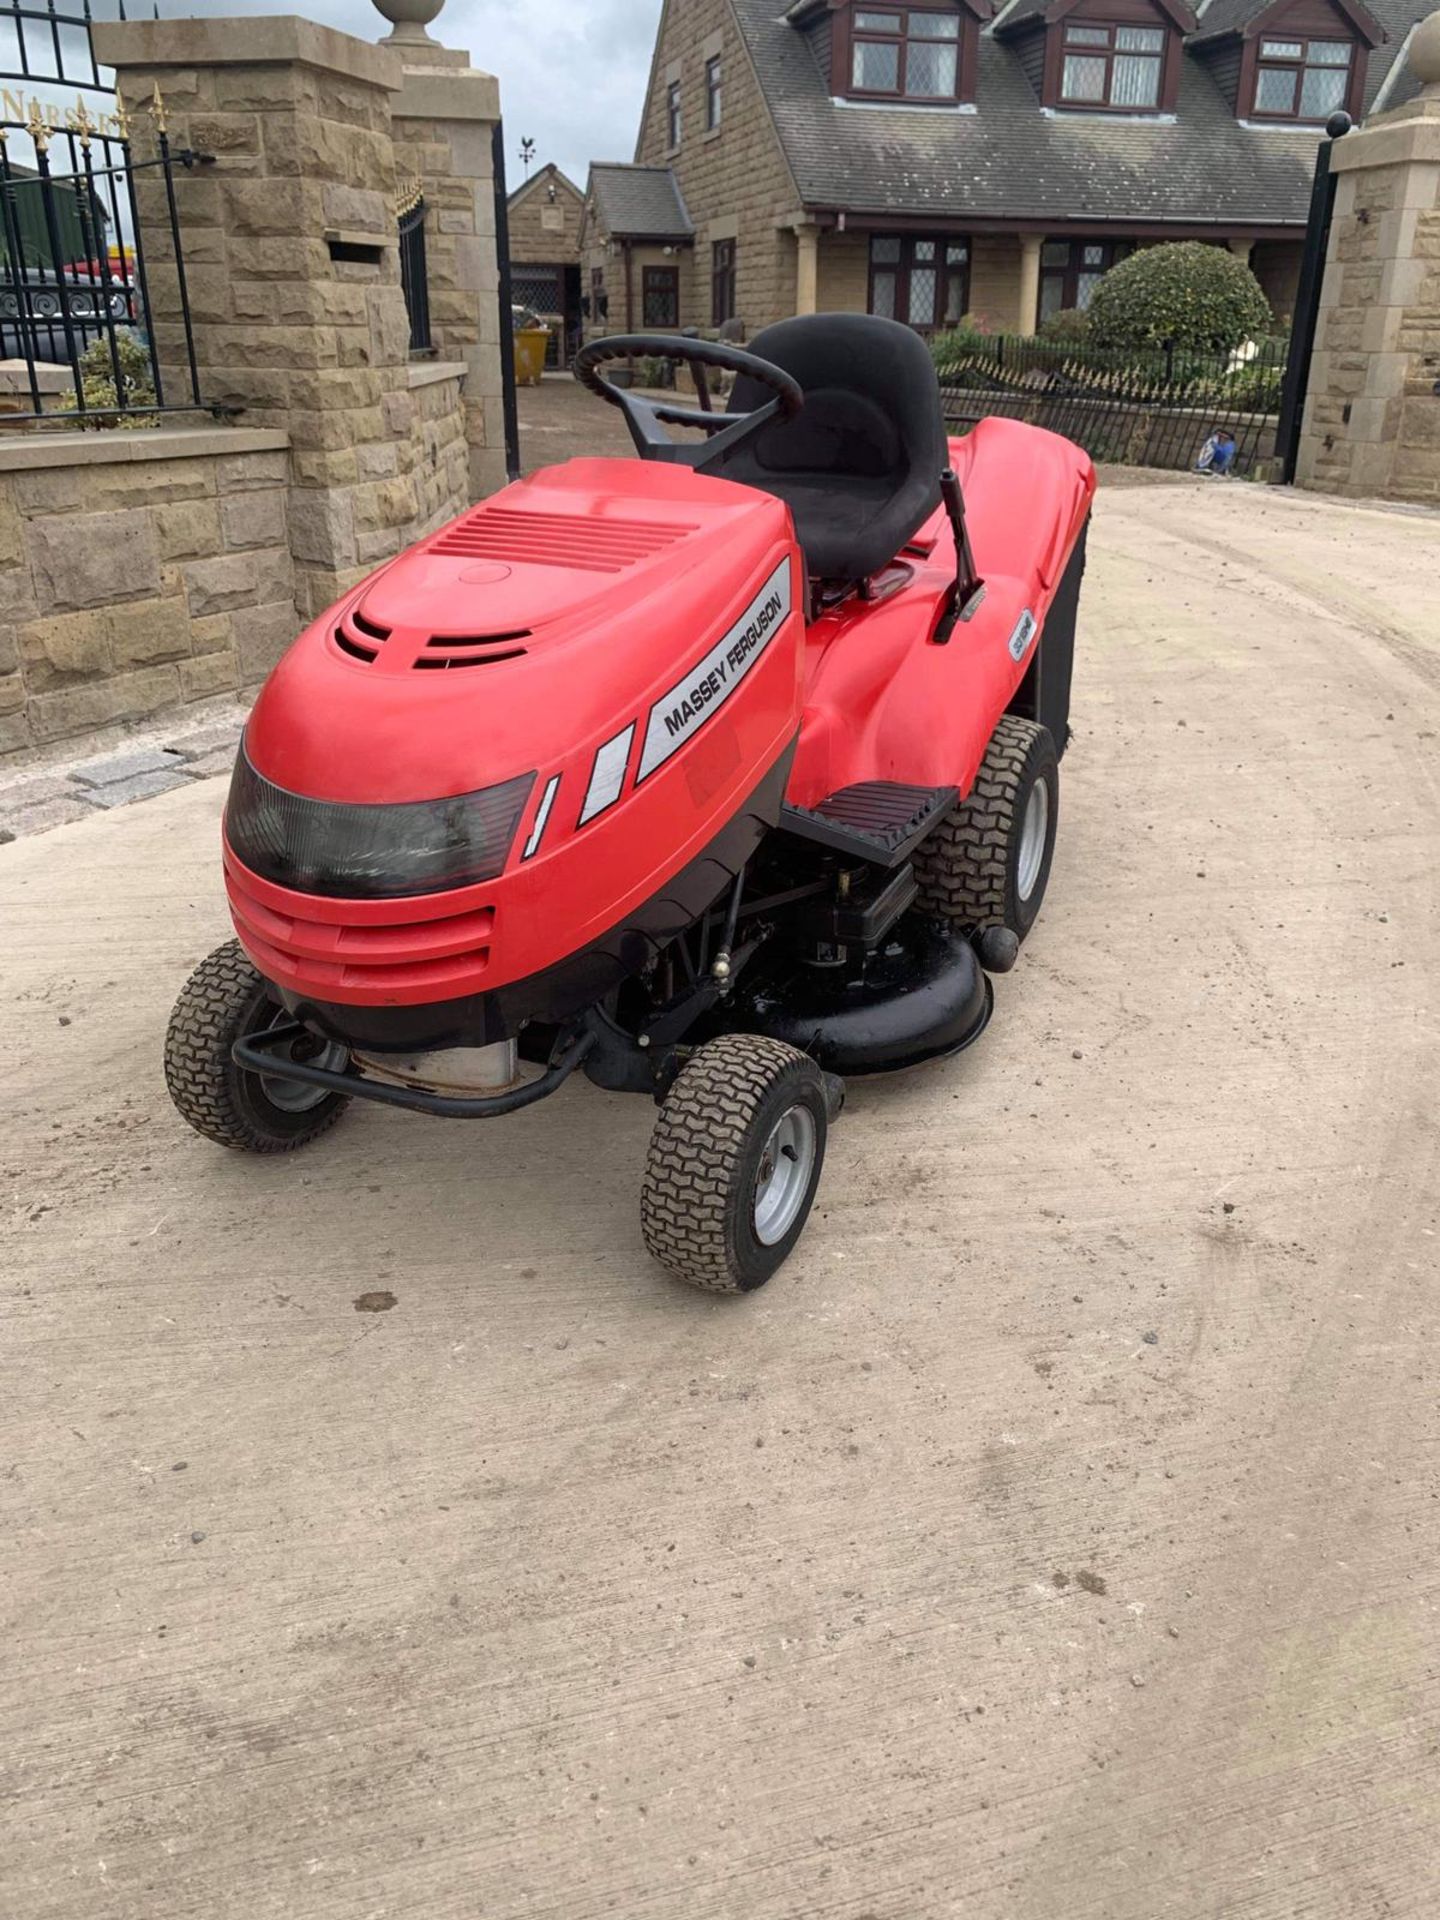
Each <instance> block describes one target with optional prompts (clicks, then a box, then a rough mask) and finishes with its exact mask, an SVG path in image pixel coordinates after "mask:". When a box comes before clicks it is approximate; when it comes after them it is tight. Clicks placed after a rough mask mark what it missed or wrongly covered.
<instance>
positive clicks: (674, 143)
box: [665, 80, 681, 153]
mask: <svg viewBox="0 0 1440 1920" xmlns="http://www.w3.org/2000/svg"><path fill="white" fill-rule="evenodd" d="M680 132H681V120H680V82H679V81H678V80H672V81H671V82H670V84H669V86H668V87H667V88H666V89H665V144H666V146H667V147H668V148H669V149H670V151H671V152H672V153H673V152H674V151H675V149H676V147H678V146H679V144H680Z"/></svg>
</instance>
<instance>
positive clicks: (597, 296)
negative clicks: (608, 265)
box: [589, 267, 610, 320]
mask: <svg viewBox="0 0 1440 1920" xmlns="http://www.w3.org/2000/svg"><path fill="white" fill-rule="evenodd" d="M609 311H610V302H609V300H608V299H607V298H606V294H605V269H604V268H603V267H592V268H591V269H590V313H589V318H590V319H591V320H603V319H604V318H605V317H606V315H607V314H608V313H609Z"/></svg>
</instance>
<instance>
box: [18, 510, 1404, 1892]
mask: <svg viewBox="0 0 1440 1920" xmlns="http://www.w3.org/2000/svg"><path fill="white" fill-rule="evenodd" d="M1437 540H1440V521H1437V520H1436V519H1435V518H1434V517H1433V516H1431V517H1428V518H1425V517H1415V516H1412V517H1408V518H1407V517H1403V516H1400V515H1395V514H1388V513H1385V512H1377V511H1368V510H1365V509H1358V508H1354V507H1349V506H1344V505H1339V504H1335V503H1330V502H1326V501H1317V500H1306V499H1304V498H1303V497H1297V496H1294V495H1283V496H1282V495H1278V494H1277V495H1271V494H1267V493H1262V492H1260V491H1259V490H1258V489H1249V488H1246V489H1241V488H1238V487H1233V488H1232V487H1219V486H1215V487H1210V488H1208V489H1203V490H1201V489H1190V488H1186V487H1156V488H1150V489H1136V490H1117V491H1115V492H1113V493H1102V495H1101V498H1100V501H1099V504H1098V508H1097V515H1096V525H1095V532H1094V537H1093V539H1092V543H1091V555H1092V559H1091V567H1090V572H1089V575H1088V578H1087V581H1086V586H1085V593H1084V597H1083V600H1082V609H1081V620H1080V646H1079V652H1078V654H1077V664H1076V705H1075V716H1074V717H1075V726H1076V734H1075V740H1074V744H1073V746H1072V748H1071V750H1070V752H1069V753H1068V754H1067V756H1066V759H1065V762H1064V766H1063V770H1062V806H1061V820H1060V840H1059V853H1058V856H1057V861H1056V866H1055V872H1054V878H1053V881H1052V884H1051V889H1050V893H1049V896H1048V898H1047V901H1046V904H1045V908H1044V911H1043V913H1042V915H1041V918H1040V921H1039V924H1038V926H1037V927H1036V929H1035V931H1034V933H1033V935H1032V937H1031V938H1030V940H1029V941H1028V942H1027V944H1026V947H1025V950H1024V953H1023V954H1022V956H1021V960H1020V964H1019V965H1018V967H1017V968H1016V969H1015V971H1014V972H1013V973H1011V974H1009V975H1007V976H1005V977H1004V978H1003V979H1002V980H999V981H997V983H996V1009H995V1017H994V1019H993V1020H992V1022H991V1025H990V1027H989V1029H988V1031H987V1033H986V1034H985V1036H984V1039H983V1040H982V1042H981V1043H980V1044H979V1045H978V1046H977V1047H976V1048H974V1049H973V1050H972V1051H971V1052H970V1053H968V1054H965V1055H963V1056H961V1057H960V1058H958V1059H956V1060H954V1061H950V1062H946V1063H943V1064H940V1065H937V1066H935V1067H932V1068H930V1069H927V1070H925V1071H923V1072H920V1073H917V1074H914V1075H908V1076H902V1077H899V1078H896V1079H893V1080H889V1081H886V1082H877V1083H872V1084H861V1085H859V1086H857V1087H855V1088H854V1089H852V1095H851V1099H850V1102H849V1104H848V1106H847V1109H846V1112H845V1114H844V1116H843V1117H842V1119H841V1120H840V1122H839V1123H838V1124H837V1126H836V1128H835V1131H834V1134H833V1136H832V1144H831V1149H830V1158H829V1162H828V1165H827V1169H826V1174H825V1182H824V1186H823V1188H822V1190H821V1194H820V1200H819V1205H818V1208H817V1211H816V1214H815V1217H814V1218H813V1220H812V1223H811V1225H810V1227H809V1229H808V1231H807V1233H806V1235H805V1237H804V1239H803V1240H802V1242H801V1244H800V1247H799V1249H798V1250H797V1252H796V1254H795V1256H794V1257H793V1259H792V1260H791V1261H790V1263H789V1264H788V1265H787V1266H786V1267H785V1269H784V1270H783V1271H782V1273H781V1274H780V1275H779V1276H778V1277H777V1278H776V1280H775V1281H774V1282H773V1283H772V1284H771V1285H770V1286H769V1287H767V1288H765V1289H764V1290H763V1291H762V1292H760V1293H759V1294H757V1295H755V1296H753V1297H751V1298H749V1299H742V1300H717V1299H713V1298H709V1297H706V1296H704V1295H701V1294H696V1293H692V1292H689V1291H687V1290H685V1289H683V1288H679V1287H677V1286H675V1285H673V1284H672V1283H671V1282H669V1281H668V1280H667V1279H666V1278H665V1276H664V1275H663V1274H661V1273H659V1272H658V1271H657V1270H656V1269H655V1268H654V1267H653V1266H652V1265H651V1264H650V1263H649V1261H648V1260H647V1258H646V1256H645V1253H644V1250H643V1247H642V1245H641V1241H640V1235H639V1227H638V1220H637V1191H638V1186H639V1180H640V1173H641V1166H642V1162H643V1157H644V1151H645V1143H646V1139H647V1136H648V1132H649V1129H650V1126H651V1124H652V1119H653V1110H652V1109H651V1107H650V1106H649V1104H648V1103H647V1102H646V1101H643V1100H638V1099H633V1098H627V1097H626V1096H623V1095H608V1094H603V1093H600V1092H599V1091H597V1090H596V1089H594V1088H592V1087H589V1086H588V1085H579V1084H572V1085H571V1086H569V1087H567V1088H565V1089H564V1090H563V1091H562V1092H561V1094H560V1095H558V1096H557V1097H556V1098H555V1099H554V1100H552V1101H549V1102H547V1103H545V1104H544V1105H543V1106H541V1107H539V1108H536V1109H532V1110H531V1111H529V1112H527V1113H522V1114H518V1115H515V1116H514V1117H513V1118H512V1119H510V1120H507V1121H505V1122H503V1123H494V1124H489V1125H483V1126H482V1125H473V1124H460V1123H457V1122H447V1121H438V1120H437V1121H429V1120H423V1119H419V1118H417V1117H415V1116H409V1115H404V1114H399V1113H391V1112H388V1111H384V1110H380V1109H375V1110H355V1111H352V1112H351V1113H349V1114H347V1115H346V1116H345V1118H344V1120H343V1121H342V1123H341V1125H340V1126H339V1127H337V1128H336V1129H335V1131H334V1132H333V1133H331V1134H328V1135H327V1136H326V1137H325V1139H324V1140H323V1141H321V1142H318V1143H317V1144H316V1145H315V1146H314V1147H312V1148H310V1149H309V1150H307V1151H306V1152H304V1153H302V1154H299V1155H296V1156H294V1157H283V1156H282V1157H279V1158H273V1159H261V1160H254V1159H245V1158H242V1157H241V1156H239V1155H236V1154H232V1153H226V1152H224V1151H222V1150H220V1149H218V1148H215V1147H212V1146H210V1145H208V1144H207V1143H206V1142H204V1141H202V1140H199V1139H197V1138H196V1137H195V1136H193V1135H191V1134H190V1133H188V1132H187V1131H186V1130H185V1129H184V1127H183V1126H182V1125H181V1124H180V1122H179V1121H178V1119H177V1118H176V1116H175V1115H174V1113H173V1112H172V1110H171V1109H170V1107H169V1105H168V1103H167V1100H166V1096H165V1091H164V1086H163V1081H162V1076H161V1065H160V1063H161V1053H162V1046H163V1037H164V1030H165V1023H166V1019H167V1016H168V1013H169V1009H170V1006H171V1003H172V1001H173V998H174V995H175V993H176V992H177V990H178V988H179V986H180V983H181V982H182V980H183V979H184V977H185V975H186V973H187V972H188V970H189V969H190V968H191V967H192V966H193V965H194V964H195V962H196V961H197V960H198V959H199V958H200V957H201V955H203V954H204V953H205V952H207V951H208V950H209V949H210V948H212V947H213V946H214V945H216V944H217V943H218V942H220V941H222V940H224V939H225V938H226V937H227V935H228V931H229V929H228V924H227V918H226V913H225V907H224V901H223V897H222V891H221V883H220V872H219V862H218V858H217V835H218V827H219V819H220V811H221V808H222V806H223V803H224V797H225V784H224V781H223V780H221V779H215V780H209V781H191V782H187V783H186V784H185V785H184V786H183V787H180V788H177V789H176V790H174V791H172V792H168V793H164V794H162V795H160V796H159V797H158V798H157V799H154V800H150V801H148V802H147V803H146V804H145V805H143V806H140V807H137V808H133V809H130V810H126V811H121V812H112V813H95V814H94V815H92V817H90V818H88V819H86V820H84V821H82V822H79V823H77V824H75V825H70V826H64V827H60V828H58V829H57V830H56V831H54V832H52V833H49V834H46V835H45V836H43V837H42V838H36V839H28V840H20V841H18V842H16V843H15V844H14V845H10V846H5V847H0V927H3V939H0V972H3V993H4V1007H3V1018H0V1086H3V1087H4V1089H5V1098H4V1100H3V1102H0V1242H3V1244H0V1352H3V1354H4V1379H3V1391H0V1538H3V1540H4V1543H5V1547H4V1553H3V1555H0V1645H3V1647H4V1651H5V1657H4V1660H3V1661H0V1767H3V1768H4V1774H5V1792H6V1796H7V1800H6V1805H7V1812H8V1817H7V1819H6V1820H5V1821H4V1822H3V1823H0V1913H3V1914H5V1915H6V1916H9V1915H15V1916H17V1920H96V1917H97V1916H103V1920H232V1916H233V1920H382V1917H383V1920H481V1916H483V1920H616V1917H617V1916H623V1920H960V1917H962V1916H963V1920H1055V1917H1056V1916H1063V1920H1179V1917H1180V1916H1183V1920H1300V1916H1302V1915H1303V1916H1304V1917H1305V1920H1380V1916H1382V1915H1383V1916H1385V1917H1386V1920H1433V1917H1434V1915H1435V1914H1437V1913H1440V1851H1437V1848H1436V1845H1435V1834H1436V1832H1437V1828H1440V1779H1437V1774H1436V1769H1435V1759H1434V1745H1435V1725H1436V1720H1437V1717H1440V1673H1437V1666H1436V1660H1435V1647H1436V1623H1437V1619H1440V1560H1437V1555H1436V1551H1435V1541H1436V1526H1435V1518H1436V1504H1435V1500H1436V1482H1435V1460H1436V1457H1437V1441H1440V1416H1437V1403H1436V1393H1435V1360H1434V1356H1435V1354H1436V1352H1437V1350H1440V1292H1437V1287H1436V1276H1437V1247H1440V1128H1437V1126H1436V1122H1435V1088H1436V1085H1437V1084H1440V896H1437V886H1440V882H1437V878H1436V875H1437V872H1440V857H1437V856H1440V765H1437V759H1436V755H1435V753H1434V750H1433V749H1434V740H1435V738H1436V737H1437V733H1440V636H1437V633H1436V630H1435V625H1434V579H1435V565H1434V562H1435V555H1436V552H1437ZM386 1295H389V1296H393V1300H394V1305H393V1307H391V1308H390V1310H388V1311H383V1312H373V1311H366V1310H362V1308H363V1306H364V1305H365V1304H367V1301H366V1297H367V1296H369V1299H368V1305H371V1306H373V1305H375V1304H376V1296H381V1297H383V1296H386Z"/></svg>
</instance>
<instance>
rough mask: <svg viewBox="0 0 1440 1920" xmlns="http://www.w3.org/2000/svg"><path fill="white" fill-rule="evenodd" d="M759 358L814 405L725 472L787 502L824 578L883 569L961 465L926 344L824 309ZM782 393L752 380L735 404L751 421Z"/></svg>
mask: <svg viewBox="0 0 1440 1920" xmlns="http://www.w3.org/2000/svg"><path fill="white" fill-rule="evenodd" d="M748 351H749V352H751V353H753V354H755V355H756V356H757V357H758V358H759V359H761V360H770V361H773V362H774V364H775V365H776V366H777V367H783V368H784V370H785V371H786V372H787V373H789V374H792V375H793V376H794V378H795V379H796V380H798V381H799V382H800V385H801V386H802V387H803V388H804V389H805V405H804V408H803V409H802V411H801V412H800V413H798V414H797V415H796V416H795V418H794V419H793V420H774V421H772V422H771V424H770V425H769V426H768V427H766V428H765V429H764V431H763V432H761V433H760V434H758V435H757V436H756V437H755V438H754V439H753V440H748V441H746V442H744V443H743V444H742V445H740V446H738V447H737V448H736V449H735V451H734V453H733V454H731V455H730V456H729V457H728V458H727V459H725V460H723V461H722V462H720V463H719V464H718V465H717V468H716V469H715V471H717V472H718V473H720V474H721V475H722V476H723V477H724V478H725V479H726V480H736V481H739V482H740V483H741V484H742V485H744V486H751V487H759V488H760V489H761V490H762V491H763V492H765V493H773V494H774V495H775V496H776V497H777V499H780V500H783V501H784V502H785V504H786V505H787V506H788V507H789V509H790V512H791V515H792V517H793V519H794V521H795V532H796V536H797V537H798V539H799V541H800V546H801V549H802V551H803V552H804V555H805V561H806V566H807V568H808V570H809V572H810V574H811V576H812V577H813V578H815V579H820V580H862V579H864V578H865V577H866V576H867V575H869V574H872V573H878V572H879V570H880V569H881V568H882V567H884V566H885V565H887V564H888V563H889V562H890V561H891V560H893V559H894V558H895V555H896V554H897V553H898V552H899V551H900V549H901V548H902V547H903V546H904V545H905V542H906V541H907V540H908V539H910V537H911V536H912V534H914V533H915V532H916V530H917V529H918V528H919V527H920V526H921V525H922V523H923V522H924V521H925V520H926V519H928V518H929V516H930V514H931V513H932V512H933V511H934V510H935V508H936V506H938V504H939V501H940V474H941V472H942V470H943V469H944V468H945V467H946V466H948V465H949V452H948V449H947V447H946V444H945V424H944V420H943V417H942V415H941V412H940V387H939V382H938V381H937V380H936V378H935V366H934V363H933V361H932V360H931V358H930V353H929V350H928V348H927V347H926V345H925V342H924V341H923V340H922V339H921V338H920V336H919V334H918V333H914V332H912V331H911V329H910V328H909V327H903V326H901V325H900V324H899V323H898V322H897V321H894V320H881V319H877V318H874V317H872V316H871V315H869V314H863V313H812V314H803V315H802V316H801V317H800V318H799V319H796V320H781V321H779V322H777V324H776V325H775V326H773V327H766V328H765V329H764V331H763V332H761V333H758V334H757V335H756V336H755V338H754V340H752V341H751V342H750V345H749V348H748ZM773 397H774V396H773V394H772V392H771V390H770V388H768V387H766V386H764V385H762V383H761V382H760V381H758V380H755V379H752V378H750V377H749V376H748V375H745V374H741V375H740V376H739V377H738V378H737V380H736V382H735V391H734V393H733V395H732V396H731V398H730V400H729V402H728V403H727V404H728V408H729V410H730V411H731V412H732V413H746V412H750V411H752V410H753V409H754V408H756V407H761V406H764V405H765V403H766V402H767V401H768V400H770V399H772V398H773Z"/></svg>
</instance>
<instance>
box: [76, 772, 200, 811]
mask: <svg viewBox="0 0 1440 1920" xmlns="http://www.w3.org/2000/svg"><path fill="white" fill-rule="evenodd" d="M189 778H190V771H189V769H188V768H186V769H185V770H184V771H183V772H182V771H179V770H178V769H176V768H175V767H174V766H173V764H172V766H171V767H168V768H165V769H157V770H156V771H155V772H154V773H133V774H131V775H130V777H129V778H128V779H126V780H108V781H106V783H105V784H104V786H94V787H86V788H84V789H83V798H84V799H85V800H86V801H87V802H88V803H89V805H90V806H92V807H128V806H129V805H130V804H131V802H132V801H135V800H153V799H154V798H155V796H156V794H157V793H170V792H171V791H173V789H174V788H176V787H183V786H184V785H185V783H186V782H187V780H188V779H189Z"/></svg>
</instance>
